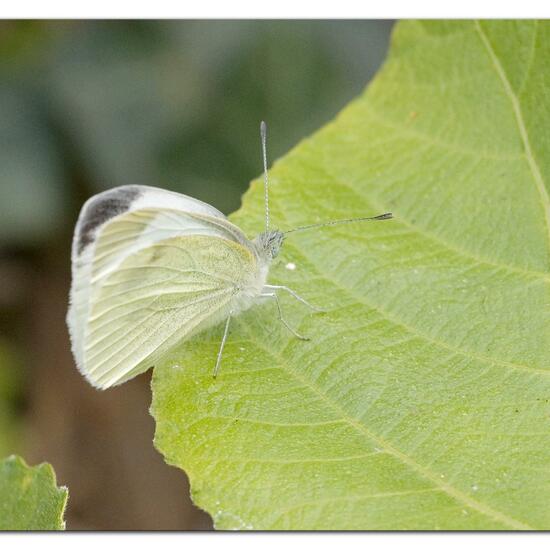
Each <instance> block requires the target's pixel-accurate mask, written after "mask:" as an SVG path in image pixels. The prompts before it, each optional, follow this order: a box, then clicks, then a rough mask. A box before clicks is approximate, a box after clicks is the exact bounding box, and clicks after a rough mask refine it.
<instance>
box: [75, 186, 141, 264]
mask: <svg viewBox="0 0 550 550" xmlns="http://www.w3.org/2000/svg"><path fill="white" fill-rule="evenodd" d="M142 193H143V190H142V189H141V188H140V187H139V186H138V185H124V186H122V187H115V188H114V189H110V190H109V191H105V192H104V193H100V194H99V195H96V196H95V197H92V198H91V199H90V200H89V201H88V203H87V204H86V206H85V207H84V208H83V209H82V214H81V216H80V220H79V231H78V235H77V243H78V244H77V251H78V254H80V253H81V252H82V251H83V250H84V249H85V248H86V246H88V245H89V244H90V243H91V242H92V241H93V240H94V235H93V234H94V230H95V229H96V228H97V227H99V226H100V225H103V224H104V223H105V222H107V221H109V220H110V219H111V218H114V217H115V216H118V215H119V214H122V213H124V212H126V211H127V210H129V209H130V206H131V205H132V203H133V202H134V201H135V200H136V199H138V198H139V197H140V196H141V195H142Z"/></svg>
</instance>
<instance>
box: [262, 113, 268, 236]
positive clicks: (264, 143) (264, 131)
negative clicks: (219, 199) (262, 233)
mask: <svg viewBox="0 0 550 550" xmlns="http://www.w3.org/2000/svg"><path fill="white" fill-rule="evenodd" d="M260 138H261V140H262V156H263V160H264V193H265V230H266V231H267V230H268V229H269V189H268V178H267V125H266V123H265V122H264V121H263V120H262V122H261V124H260Z"/></svg>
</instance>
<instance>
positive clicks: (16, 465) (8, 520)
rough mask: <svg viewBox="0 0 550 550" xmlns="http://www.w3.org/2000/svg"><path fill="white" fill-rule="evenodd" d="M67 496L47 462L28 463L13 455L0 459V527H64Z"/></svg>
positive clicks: (56, 528) (0, 528) (22, 528)
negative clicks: (58, 485) (30, 465)
mask: <svg viewBox="0 0 550 550" xmlns="http://www.w3.org/2000/svg"><path fill="white" fill-rule="evenodd" d="M67 498H68V491H67V488H66V487H57V485H56V483H55V473H54V471H53V468H52V467H51V466H50V465H49V464H47V463H43V464H40V465H38V466H34V467H29V466H27V464H25V461H24V460H23V459H22V458H20V457H18V456H15V455H12V456H10V457H8V458H5V459H4V460H2V461H0V531H53V530H62V529H65V521H64V520H63V514H64V512H65V506H66V504H67Z"/></svg>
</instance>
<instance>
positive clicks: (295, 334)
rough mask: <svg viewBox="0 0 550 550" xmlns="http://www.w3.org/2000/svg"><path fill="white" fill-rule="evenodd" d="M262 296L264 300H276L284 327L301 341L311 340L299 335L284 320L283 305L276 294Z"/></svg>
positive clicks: (269, 293)
mask: <svg viewBox="0 0 550 550" xmlns="http://www.w3.org/2000/svg"><path fill="white" fill-rule="evenodd" d="M260 296H263V297H264V298H274V299H275V303H276V304H277V311H278V312H279V321H281V323H283V325H284V326H285V327H286V328H287V329H288V330H289V331H290V332H292V334H294V336H296V338H299V339H300V340H309V338H307V337H306V336H302V335H301V334H299V333H297V332H296V331H295V330H294V329H293V328H292V327H291V326H290V325H289V324H288V323H287V322H286V321H285V319H284V317H283V312H282V310H281V304H280V303H279V297H278V296H277V294H276V293H275V292H265V293H263V294H260Z"/></svg>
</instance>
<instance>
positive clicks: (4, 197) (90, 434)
mask: <svg viewBox="0 0 550 550" xmlns="http://www.w3.org/2000/svg"><path fill="white" fill-rule="evenodd" d="M391 25H392V24H391V23H390V22H387V21H0V458H3V457H4V456H7V455H9V454H11V453H19V454H21V455H22V456H23V457H24V458H25V459H26V460H27V461H28V462H29V463H30V464H35V463H38V462H41V461H48V462H50V463H51V464H52V465H53V466H54V468H55V470H56V473H57V476H58V482H59V483H60V484H64V485H67V486H68V487H69V505H68V510H67V516H66V519H67V527H68V529H103V530H107V529H136V530H137V529H209V528H211V521H210V519H209V517H208V515H206V514H205V513H203V512H201V511H200V510H198V509H196V508H195V507H194V506H193V505H192V504H191V501H190V499H189V496H188V495H189V489H188V485H187V481H186V477H185V475H184V473H183V472H181V471H179V470H176V469H175V468H172V467H169V466H167V465H166V464H164V461H163V458H162V456H161V455H160V454H159V453H158V452H157V451H156V450H155V449H154V447H153V445H152V439H153V433H154V423H153V419H152V418H151V417H150V416H149V412H148V409H149V405H150V401H151V395H150V388H149V381H150V373H147V374H145V375H142V376H140V377H138V378H137V379H134V380H132V381H130V382H128V383H126V384H124V385H122V386H120V387H117V388H115V389H111V390H107V391H105V392H100V391H97V390H95V389H93V388H92V387H91V386H89V385H88V383H87V382H86V381H85V380H84V379H83V378H82V377H81V375H80V374H79V373H78V372H77V370H76V368H75V366H74V363H73V359H72V356H71V353H70V347H69V339H68V334H67V329H66V326H65V314H66V311H67V297H68V291H69V286H70V242H71V236H72V230H73V227H74V223H75V221H76V217H77V215H78V210H79V208H80V206H81V205H82V203H83V202H84V200H85V199H86V198H88V197H89V196H90V195H92V194H94V193H96V192H98V191H101V190H104V189H106V188H109V187H113V186H116V185H124V184H136V183H137V184H145V185H155V186H159V187H164V188H169V189H174V190H176V191H180V192H182V193H185V194H188V195H192V196H194V197H197V198H199V199H202V200H204V201H207V202H209V203H212V204H213V205H214V206H216V207H217V208H218V209H220V210H222V211H223V212H225V213H230V212H231V211H233V210H235V209H237V208H238V207H239V204H240V197H241V195H242V193H243V192H244V190H245V189H246V188H247V185H248V182H249V181H250V180H251V179H253V178H254V177H256V176H257V175H258V174H259V173H260V171H261V156H260V143H259V123H260V120H262V119H265V120H266V121H267V122H268V125H269V138H268V142H269V150H268V154H269V157H270V159H272V160H273V159H276V158H278V157H280V156H282V155H284V154H285V152H287V151H288V150H289V149H290V148H291V147H292V146H293V145H294V144H296V143H297V142H298V141H299V140H300V139H301V138H303V137H305V136H306V135H308V134H310V133H312V132H313V131H315V130H316V129H317V128H318V127H319V126H321V125H323V124H324V123H326V122H328V121H329V120H331V119H332V118H333V117H334V115H335V114H336V113H337V112H338V111H339V110H340V109H341V108H342V107H344V105H345V104H346V103H347V102H348V101H349V100H351V99H352V98H354V97H355V96H357V95H358V94H359V93H360V92H361V91H362V90H363V89H364V87H365V85H366V84H367V83H368V81H369V80H370V79H371V77H372V76H373V74H374V72H375V71H376V70H377V68H378V67H379V65H380V64H381V62H382V60H383V59H384V57H385V54H386V51H387V47H388V41H389V33H390V30H391Z"/></svg>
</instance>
